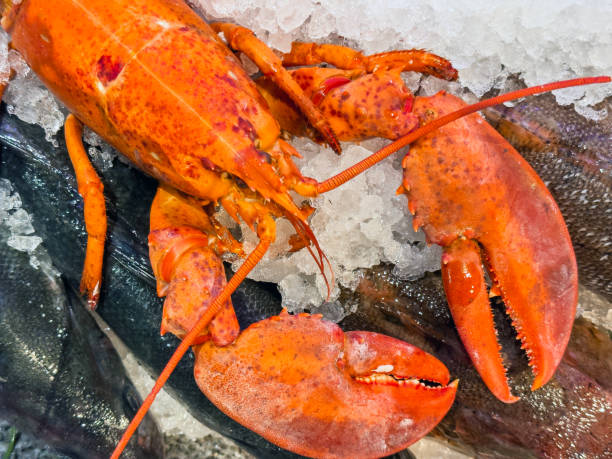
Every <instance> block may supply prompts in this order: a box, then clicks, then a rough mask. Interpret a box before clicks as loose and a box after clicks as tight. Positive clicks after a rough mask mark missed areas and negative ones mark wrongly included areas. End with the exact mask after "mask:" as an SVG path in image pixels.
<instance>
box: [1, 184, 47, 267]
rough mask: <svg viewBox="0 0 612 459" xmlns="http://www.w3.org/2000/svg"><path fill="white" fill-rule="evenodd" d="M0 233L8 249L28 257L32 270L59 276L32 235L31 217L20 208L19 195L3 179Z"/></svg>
mask: <svg viewBox="0 0 612 459" xmlns="http://www.w3.org/2000/svg"><path fill="white" fill-rule="evenodd" d="M0 231H1V232H2V233H3V235H2V237H1V239H2V240H5V239H6V244H7V245H8V246H9V247H12V248H13V249H15V250H18V251H20V252H26V253H28V254H29V255H30V265H31V266H32V267H33V268H36V269H39V268H40V269H42V270H43V271H44V272H45V273H46V274H47V275H50V276H58V275H59V273H58V272H57V271H56V270H55V268H53V266H52V263H51V259H50V257H49V255H48V254H47V252H46V250H45V249H44V248H43V247H42V246H41V242H42V239H41V238H40V237H39V236H36V235H35V234H34V227H33V226H32V217H31V216H30V214H28V213H27V212H26V211H25V210H24V209H22V208H21V197H20V196H19V193H18V192H17V191H15V190H14V189H13V185H12V184H11V182H10V181H9V180H7V179H4V178H2V179H0ZM5 236H6V238H5Z"/></svg>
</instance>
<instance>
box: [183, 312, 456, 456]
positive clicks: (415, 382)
mask: <svg viewBox="0 0 612 459" xmlns="http://www.w3.org/2000/svg"><path fill="white" fill-rule="evenodd" d="M194 349H195V353H196V364H195V371H194V372H195V378H196V381H197V383H198V386H199V387H200V389H201V390H202V391H203V392H204V393H205V394H206V396H207V397H208V398H209V399H210V400H211V401H212V402H213V403H215V404H216V405H217V406H218V407H219V408H220V409H221V410H222V411H224V412H225V413H226V414H228V415H229V416H231V417H232V418H234V419H236V420H237V421H238V422H240V423H241V424H244V425H247V426H249V428H251V429H252V430H254V431H256V432H257V433H259V434H260V435H262V436H263V437H265V438H267V439H268V440H270V441H272V442H273V443H275V444H277V445H279V446H281V447H283V448H287V449H290V450H292V451H295V452H297V453H299V454H304V455H308V456H314V457H381V456H386V455H388V454H392V453H394V452H396V451H399V450H401V449H403V448H405V447H406V446H408V445H409V444H411V443H413V442H415V441H416V440H418V439H419V438H421V437H422V436H423V435H425V434H426V433H427V432H429V430H431V429H432V428H433V427H434V426H435V425H436V424H437V423H438V422H439V421H440V420H441V419H442V418H443V417H444V415H445V414H446V412H447V411H448V410H449V408H450V406H451V405H452V403H453V400H454V398H455V393H456V390H457V381H454V382H452V383H451V384H448V382H449V379H450V378H449V374H448V370H447V369H446V367H444V365H443V364H442V363H441V362H439V361H438V360H437V359H436V358H434V357H432V356H431V355H429V354H427V353H425V352H424V351H421V350H420V349H418V348H416V347H414V346H412V345H410V344H407V343H405V342H403V341H400V340H397V339H394V338H390V337H388V336H384V335H379V334H376V333H369V332H348V333H343V332H342V330H341V329H340V328H339V327H338V326H337V325H336V324H334V323H332V322H327V321H325V320H321V318H320V316H315V315H313V316H310V315H308V314H300V315H296V316H291V315H289V314H287V313H286V312H282V313H281V314H280V316H277V317H272V318H270V319H266V320H263V321H261V322H258V323H256V324H253V325H251V326H250V327H249V328H247V329H246V330H244V331H243V332H242V333H241V334H240V336H239V337H238V339H237V340H236V342H234V343H233V344H232V345H230V346H226V347H218V346H215V345H214V344H212V343H205V344H202V345H200V346H197V347H195V348H194ZM420 380H425V381H429V382H432V383H435V384H423V383H421V382H420ZM447 384H448V385H447Z"/></svg>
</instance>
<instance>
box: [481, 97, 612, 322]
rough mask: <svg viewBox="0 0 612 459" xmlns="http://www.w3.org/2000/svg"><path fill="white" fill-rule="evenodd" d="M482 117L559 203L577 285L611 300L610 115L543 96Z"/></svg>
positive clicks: (492, 110) (611, 132)
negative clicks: (586, 113)
mask: <svg viewBox="0 0 612 459" xmlns="http://www.w3.org/2000/svg"><path fill="white" fill-rule="evenodd" d="M611 103H612V100H610V99H609V100H607V101H604V102H603V105H606V104H607V106H609V107H612V105H611ZM485 116H486V118H487V120H488V121H489V122H490V123H491V124H492V125H493V126H494V127H495V128H496V129H498V130H499V131H500V132H501V133H502V135H503V136H504V137H506V139H508V141H509V142H510V143H511V144H512V145H513V146H514V147H515V148H516V149H517V150H518V151H519V152H520V153H521V155H523V157H524V158H525V159H526V160H527V161H528V162H529V164H531V166H532V167H533V168H534V169H535V171H536V172H537V173H538V175H539V176H540V177H542V179H543V181H544V183H546V185H547V186H548V188H549V190H550V192H551V193H552V195H553V196H554V198H555V200H556V201H557V204H558V205H559V208H560V209H561V213H562V214H563V217H564V219H565V223H566V225H567V228H568V230H569V233H570V236H571V238H572V241H573V244H574V251H575V252H576V259H577V261H578V273H579V280H580V283H581V284H583V285H585V286H587V287H589V288H590V289H591V290H593V291H595V292H597V293H599V294H600V295H602V296H604V297H605V298H606V299H607V300H608V301H612V231H610V228H612V212H611V211H610V209H612V115H610V114H609V115H608V116H607V118H604V119H602V120H599V121H593V120H589V119H586V118H585V117H583V116H582V115H579V114H578V113H576V111H575V110H574V109H573V107H572V106H565V107H564V106H560V105H558V104H557V103H556V102H555V99H554V96H552V95H551V94H544V95H540V96H536V97H530V98H529V99H528V100H524V101H521V102H519V103H517V104H516V105H514V106H512V107H506V106H503V105H498V106H495V107H492V108H490V109H487V110H485ZM604 316H605V313H604Z"/></svg>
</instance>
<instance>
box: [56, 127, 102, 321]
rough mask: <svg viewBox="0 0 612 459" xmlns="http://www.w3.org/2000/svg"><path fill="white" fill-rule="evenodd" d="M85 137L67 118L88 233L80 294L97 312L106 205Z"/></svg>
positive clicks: (69, 140)
mask: <svg viewBox="0 0 612 459" xmlns="http://www.w3.org/2000/svg"><path fill="white" fill-rule="evenodd" d="M82 134H83V127H82V126H81V123H80V121H78V120H77V119H76V118H75V117H74V116H73V115H68V117H67V118H66V124H65V135H66V147H67V149H68V154H69V155H70V161H71V162H72V166H73V167H74V172H75V174H76V178H77V183H78V187H79V194H80V195H81V196H82V197H83V202H84V212H85V225H86V229H87V251H86V254H85V264H84V267H83V275H82V276H81V293H87V303H88V304H89V307H90V308H91V309H94V308H95V307H96V304H97V302H98V298H99V296H100V285H101V282H102V259H103V257H104V240H105V239H106V204H105V203H104V194H103V191H104V185H102V182H101V181H100V177H98V174H97V173H96V171H95V169H94V168H93V166H92V165H91V162H90V161H89V157H88V156H87V153H85V149H84V148H83V141H82V140H81V137H82Z"/></svg>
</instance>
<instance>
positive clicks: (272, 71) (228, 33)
mask: <svg viewBox="0 0 612 459" xmlns="http://www.w3.org/2000/svg"><path fill="white" fill-rule="evenodd" d="M211 27H212V28H213V30H215V31H217V32H223V34H224V35H225V38H226V39H227V42H228V44H229V46H230V48H233V49H236V50H239V51H242V52H243V53H245V54H246V55H247V56H248V57H249V58H250V59H252V60H253V62H255V64H257V66H258V67H259V68H260V69H261V71H262V72H263V73H264V74H265V75H267V76H268V77H269V78H270V79H272V81H274V82H275V83H276V84H277V85H278V86H279V87H280V88H281V89H282V90H283V91H284V92H285V93H286V94H287V95H288V96H289V98H290V99H291V100H292V101H293V102H294V103H295V104H296V105H297V106H298V107H299V108H300V109H301V110H302V113H304V115H305V116H306V118H307V119H308V121H309V122H310V123H311V124H312V125H313V126H314V127H315V128H316V129H317V130H318V131H319V132H320V133H321V135H322V136H323V138H324V139H325V141H326V142H327V143H328V144H329V145H330V146H331V147H332V149H333V150H334V151H335V152H337V153H339V152H340V150H341V149H340V144H339V143H338V141H337V139H336V136H335V134H334V131H333V130H332V128H331V127H330V125H329V123H328V122H327V120H326V119H325V117H324V116H323V115H322V114H321V113H320V112H319V110H317V108H316V107H315V105H314V104H313V103H312V101H311V100H310V99H309V98H308V97H306V96H305V95H304V92H303V91H302V89H301V88H300V86H299V85H298V84H297V83H296V82H295V80H294V79H293V78H291V75H290V74H289V72H287V71H286V70H285V68H284V67H283V64H282V62H281V60H280V59H279V58H278V57H277V56H276V54H274V53H273V52H272V50H271V49H270V48H268V47H267V46H266V45H265V44H264V43H263V42H262V41H261V40H259V39H258V38H257V37H256V36H255V35H254V34H253V32H252V31H250V30H249V29H246V28H244V27H240V26H237V25H234V24H227V23H214V24H211Z"/></svg>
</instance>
